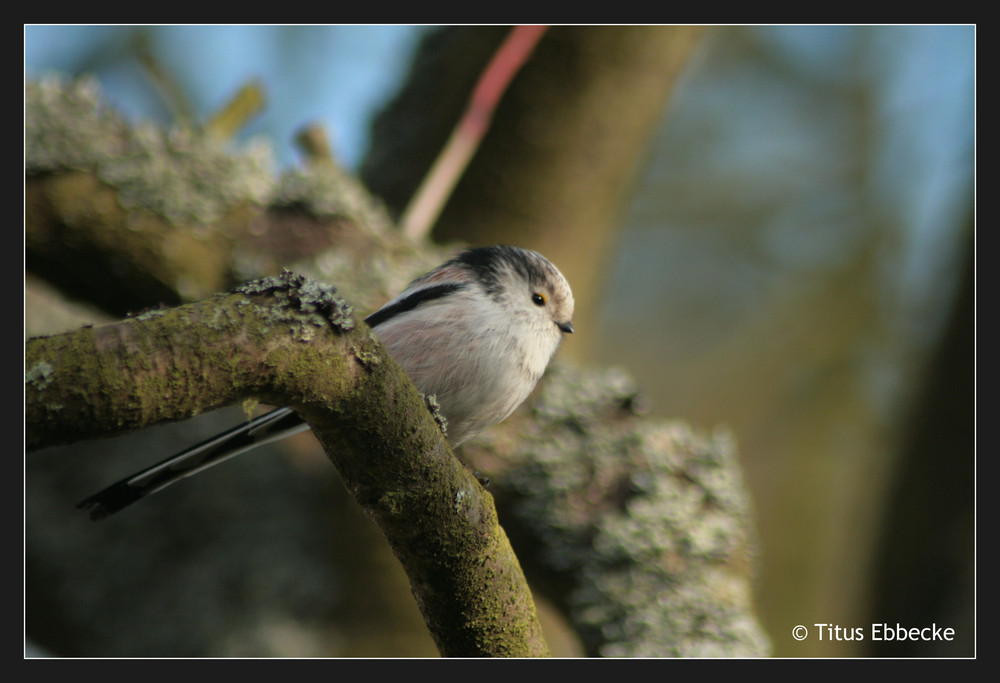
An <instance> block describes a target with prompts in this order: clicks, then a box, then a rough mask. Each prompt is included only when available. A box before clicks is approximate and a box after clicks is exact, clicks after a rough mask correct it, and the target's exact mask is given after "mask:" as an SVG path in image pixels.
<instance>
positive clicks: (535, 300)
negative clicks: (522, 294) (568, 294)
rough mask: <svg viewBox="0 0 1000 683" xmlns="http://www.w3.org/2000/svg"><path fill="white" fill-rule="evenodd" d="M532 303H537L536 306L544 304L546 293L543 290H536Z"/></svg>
mask: <svg viewBox="0 0 1000 683" xmlns="http://www.w3.org/2000/svg"><path fill="white" fill-rule="evenodd" d="M531 303H533V304H535V305H536V306H544V305H545V295H544V294H542V293H541V292H535V293H534V294H532V295H531Z"/></svg>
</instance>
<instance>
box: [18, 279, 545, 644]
mask: <svg viewBox="0 0 1000 683" xmlns="http://www.w3.org/2000/svg"><path fill="white" fill-rule="evenodd" d="M25 367H26V375H25V421H26V431H27V437H26V441H27V446H28V448H29V449H37V448H41V447H43V446H49V445H54V444H58V443H67V442H71V441H75V440H78V439H85V438H91V437H96V436H101V435H110V434H114V433H119V432H123V431H129V430H133V429H140V428H143V427H147V426H149V425H153V424H157V423H161V422H166V421H172V420H179V419H183V418H185V417H190V416H192V415H195V414H198V413H200V412H202V411H205V410H210V409H213V408H216V407H219V406H222V405H225V404H228V403H233V402H235V401H239V400H241V399H244V398H247V397H249V396H257V397H260V398H261V399H263V400H265V401H267V402H269V403H275V404H279V405H289V406H292V407H293V408H294V409H295V410H297V411H298V412H299V413H300V414H301V415H302V416H303V417H304V418H305V419H306V421H307V422H308V423H309V424H310V426H311V427H312V429H313V432H314V433H315V435H316V437H317V438H318V439H319V441H320V442H321V443H322V445H323V448H324V450H325V451H326V453H327V454H328V456H329V457H330V459H331V460H332V461H333V463H334V465H335V466H336V468H337V470H338V472H339V474H340V476H341V478H342V479H343V481H344V483H345V485H346V486H347V488H348V490H349V491H350V492H351V493H352V495H353V496H354V497H355V499H356V500H357V501H358V502H359V503H360V504H361V505H362V506H363V507H364V509H365V510H366V512H367V513H368V514H369V515H370V516H371V517H372V519H374V520H375V522H376V523H377V524H378V526H379V528H380V529H381V530H382V531H383V533H384V534H385V536H386V538H387V539H388V540H389V543H390V546H391V547H392V549H393V551H394V553H395V554H396V556H397V557H398V558H399V560H400V562H401V563H402V564H403V567H404V569H405V570H406V573H407V575H408V577H409V579H410V582H411V586H412V590H413V594H414V596H415V597H416V599H417V603H418V605H419V606H420V609H421V612H422V613H423V615H424V618H425V621H426V623H427V625H428V628H429V629H430V631H431V634H432V636H433V638H434V640H435V642H436V643H437V645H438V648H439V650H440V651H441V653H442V654H444V655H446V656H484V655H489V656H538V655H544V654H547V649H546V646H545V644H544V642H543V640H542V638H541V635H540V628H539V626H538V622H537V618H536V616H535V609H534V603H533V601H532V598H531V594H530V592H529V591H528V589H527V586H526V584H525V582H524V577H523V574H522V573H521V570H520V567H519V565H518V562H517V559H516V558H515V556H514V554H513V551H512V550H511V549H510V545H509V543H508V541H507V538H506V536H505V534H504V532H503V530H502V529H501V528H500V526H499V524H498V522H497V517H496V511H495V509H494V506H493V500H492V496H490V495H489V494H488V493H487V492H486V491H484V490H483V489H482V486H481V485H480V484H479V483H478V481H477V480H476V478H475V477H474V476H473V474H472V473H471V472H470V471H469V470H468V469H467V468H465V467H464V466H463V465H462V464H461V463H460V462H459V461H458V460H457V459H456V458H455V457H454V456H453V455H452V453H451V450H450V448H449V446H448V444H447V442H446V441H445V440H444V438H443V436H442V434H441V432H440V430H439V428H438V426H437V424H436V422H435V421H434V420H433V419H432V416H431V415H430V413H429V411H428V410H427V408H426V405H425V403H424V401H423V399H422V397H421V396H420V395H419V394H418V393H417V391H416V389H415V388H414V387H413V385H412V383H411V382H410V380H409V378H408V377H407V376H406V374H405V373H404V372H403V371H402V369H401V368H400V367H399V366H398V364H396V363H395V361H393V360H392V359H391V358H390V357H389V356H388V355H387V354H386V353H385V351H384V349H383V347H382V346H381V344H380V343H379V342H378V340H377V338H376V337H375V336H374V335H373V334H372V333H371V331H370V329H369V328H368V327H367V326H366V325H364V324H361V323H357V322H355V320H354V318H353V316H352V312H351V308H350V306H348V305H347V304H346V303H345V302H344V301H343V300H342V299H340V298H339V297H337V296H336V294H335V291H334V290H333V288H331V287H329V286H325V285H321V284H318V283H316V282H313V281H310V280H307V279H305V278H302V277H300V276H296V275H293V274H291V273H287V272H286V273H284V274H283V275H281V276H280V277H273V278H264V279H262V280H258V281H255V282H251V283H247V284H246V285H243V286H241V287H239V288H237V289H235V290H233V291H231V292H228V293H226V294H219V295H216V296H213V297H211V298H209V299H207V300H205V301H201V302H198V303H195V304H189V305H185V306H181V307H178V308H173V309H158V310H153V311H148V312H146V313H143V314H141V315H139V316H137V317H135V318H131V319H128V320H124V321H122V322H118V323H113V324H110V325H106V326H103V327H97V328H91V327H88V328H83V329H80V330H77V331H74V332H70V333H67V334H63V335H57V336H52V337H39V338H34V339H30V340H28V342H27V345H26V359H25Z"/></svg>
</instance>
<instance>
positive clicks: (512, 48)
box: [400, 26, 548, 240]
mask: <svg viewBox="0 0 1000 683" xmlns="http://www.w3.org/2000/svg"><path fill="white" fill-rule="evenodd" d="M547 28H548V27H547V26H515V27H514V28H513V29H512V30H511V32H510V35H508V36H507V39H506V40H504V42H503V44H502V45H501V46H500V48H499V49H498V50H497V52H496V54H494V55H493V59H492V60H491V61H490V63H489V65H488V66H487V67H486V70H485V71H484V72H483V75H482V76H481V77H480V79H479V82H478V83H477V84H476V88H475V90H473V92H472V96H471V97H470V98H469V103H468V105H467V107H466V110H465V113H464V114H463V115H462V119H461V120H460V121H459V123H458V125H457V126H456V127H455V129H454V130H453V131H452V134H451V137H450V138H448V142H447V143H446V144H445V146H444V148H443V149H442V150H441V153H440V154H439V155H438V158H437V160H436V161H435V162H434V165H433V166H432V167H431V170H430V171H429V172H428V173H427V175H426V176H425V177H424V180H423V182H422V183H421V184H420V187H419V188H418V189H417V191H416V193H415V194H414V196H413V199H412V200H411V201H410V204H409V206H407V208H406V211H404V212H403V216H402V218H401V219H400V227H401V228H402V230H403V234H405V235H406V236H407V237H409V238H410V239H413V240H419V239H422V238H424V237H426V235H427V234H428V233H429V232H430V230H431V228H432V227H433V226H434V223H435V222H436V221H437V218H438V216H439V215H440V214H441V210H442V209H443V208H444V204H445V202H446V201H447V199H448V197H449V196H450V195H451V191H452V189H454V187H455V184H456V183H457V182H458V179H459V178H460V177H461V175H462V173H463V172H464V171H465V168H466V166H468V164H469V160H470V159H471V158H472V155H473V154H474V153H475V151H476V149H477V148H478V147H479V143H480V142H481V141H482V139H483V136H484V135H485V134H486V131H487V130H488V129H489V126H490V122H491V121H492V119H493V112H494V111H495V110H496V107H497V104H498V103H499V101H500V97H501V96H502V95H503V93H504V92H505V91H506V90H507V86H508V85H510V82H511V80H513V78H514V74H516V73H517V72H518V70H519V69H520V68H521V66H522V65H523V64H524V62H525V60H527V58H528V55H530V54H531V52H532V50H534V48H535V45H537V44H538V41H539V40H540V39H541V37H542V35H543V34H544V33H545V30H546V29H547Z"/></svg>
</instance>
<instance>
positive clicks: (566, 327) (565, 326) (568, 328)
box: [556, 320, 573, 334]
mask: <svg viewBox="0 0 1000 683" xmlns="http://www.w3.org/2000/svg"><path fill="white" fill-rule="evenodd" d="M556 327H558V328H559V329H560V330H562V331H563V332H565V333H566V334H573V323H572V322H570V321H569V320H567V321H566V322H564V323H559V322H557V323H556Z"/></svg>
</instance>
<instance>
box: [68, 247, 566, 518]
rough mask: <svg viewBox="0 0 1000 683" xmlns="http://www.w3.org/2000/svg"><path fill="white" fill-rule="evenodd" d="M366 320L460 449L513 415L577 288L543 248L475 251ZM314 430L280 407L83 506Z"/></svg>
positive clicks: (135, 495) (151, 489) (117, 502)
mask: <svg viewBox="0 0 1000 683" xmlns="http://www.w3.org/2000/svg"><path fill="white" fill-rule="evenodd" d="M365 322H366V323H368V325H369V326H371V328H372V329H373V330H374V331H375V334H376V335H377V336H378V338H379V340H380V341H381V342H382V344H383V345H384V346H385V348H386V349H387V350H388V351H389V353H390V355H392V357H393V358H395V359H396V361H397V362H398V363H399V364H400V365H401V366H402V367H403V369H404V370H405V371H406V373H407V374H408V375H409V377H410V379H411V380H412V381H413V383H414V385H415V386H416V387H417V389H418V390H419V391H420V392H421V393H422V394H424V395H425V396H428V397H430V396H434V397H435V398H436V400H437V404H438V406H439V408H440V413H441V415H442V416H443V417H444V418H445V420H446V424H447V431H446V435H447V438H448V441H449V443H450V444H451V445H452V447H457V446H459V445H460V444H461V443H463V442H464V441H467V440H468V439H470V438H471V437H473V436H475V435H476V434H478V433H479V432H481V431H482V430H484V429H486V428H487V427H490V426H492V425H494V424H496V423H498V422H500V421H501V420H504V419H505V418H507V417H508V416H509V415H510V414H511V413H512V412H514V410H515V409H516V408H517V407H518V406H519V405H521V403H522V402H523V401H524V399H526V398H527V397H528V394H530V393H531V391H532V389H534V388H535V385H536V384H537V382H538V380H539V379H540V378H541V376H542V374H543V373H544V372H545V368H546V367H547V366H548V364H549V361H550V360H551V359H552V356H553V355H554V354H555V352H556V349H557V348H558V347H559V343H560V341H561V340H562V336H563V335H564V334H569V333H572V332H573V292H572V291H571V290H570V286H569V283H567V282H566V278H564V277H563V275H562V273H560V272H559V270H558V269H557V268H556V267H555V266H554V265H552V263H550V262H549V261H548V259H546V258H545V257H544V256H542V255H541V254H538V253H536V252H534V251H529V250H527V249H521V248H519V247H510V246H493V247H479V248H473V249H467V250H466V251H463V252H462V253H460V254H458V255H457V256H456V257H454V258H453V259H451V260H449V261H447V262H446V263H444V264H442V265H440V266H438V267H437V268H435V269H434V270H432V271H430V272H429V273H427V274H425V275H422V276H421V277H419V278H417V279H416V280H414V281H413V282H411V283H410V284H409V285H407V287H406V289H404V290H403V292H402V293H401V294H399V296H397V297H396V298H394V299H392V300H391V301H389V302H388V303H386V304H385V305H384V306H382V308H380V309H379V310H377V311H375V312H374V313H372V314H371V315H369V316H368V317H367V318H365ZM308 428H309V425H307V424H306V423H305V422H304V421H303V420H302V418H300V417H299V416H298V415H297V414H296V413H295V412H294V411H293V410H292V409H291V408H278V409H276V410H272V411H270V412H268V413H265V414H264V415H261V416H260V417H257V418H255V419H253V420H249V421H248V422H245V423H243V424H240V425H238V426H236V427H233V428H232V429H229V430H228V431H225V432H223V433H221V434H218V435H217V436H214V437H212V438H211V439H208V440H207V441H203V442H202V443H199V444H197V445H195V446H192V447H191V448H188V449H187V450H185V451H182V452H180V453H178V454H177V455H174V456H172V457H170V458H168V459H166V460H164V461H163V462H160V463H159V464H156V465H153V466H152V467H149V468H147V469H145V470H142V471H141V472H138V473H136V474H133V475H132V476H130V477H128V478H126V479H123V480H122V481H120V482H118V483H116V484H113V485H112V486H109V487H108V488H106V489H104V490H103V491H100V492H99V493H97V494H95V495H93V496H91V497H90V498H87V499H86V500H84V501H82V502H81V503H79V504H78V505H77V507H78V508H80V509H85V510H89V511H90V516H91V519H95V520H97V519H103V518H104V517H107V516H108V515H111V514H113V513H115V512H118V511H119V510H121V509H122V508H124V507H127V506H128V505H131V504H132V503H135V502H136V501H138V500H140V499H142V498H144V497H146V496H148V495H150V494H152V493H155V492H157V491H159V490H161V489H163V488H165V487H167V486H169V485H170V484H173V483H174V482H176V481H179V480H180V479H183V478H185V477H189V476H191V475H193V474H195V473H197V472H200V471H202V470H204V469H207V468H209V467H212V466H213V465H217V464H219V463H220V462H222V461H224V460H227V459H229V458H232V457H233V456H236V455H239V454H240V453H244V452H246V451H248V450H250V449H252V448H255V447H257V446H260V445H263V444H266V443H270V442H272V441H276V440H278V439H283V438H285V437H287V436H291V435H292V434H296V433H298V432H301V431H304V430H306V429H308Z"/></svg>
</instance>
